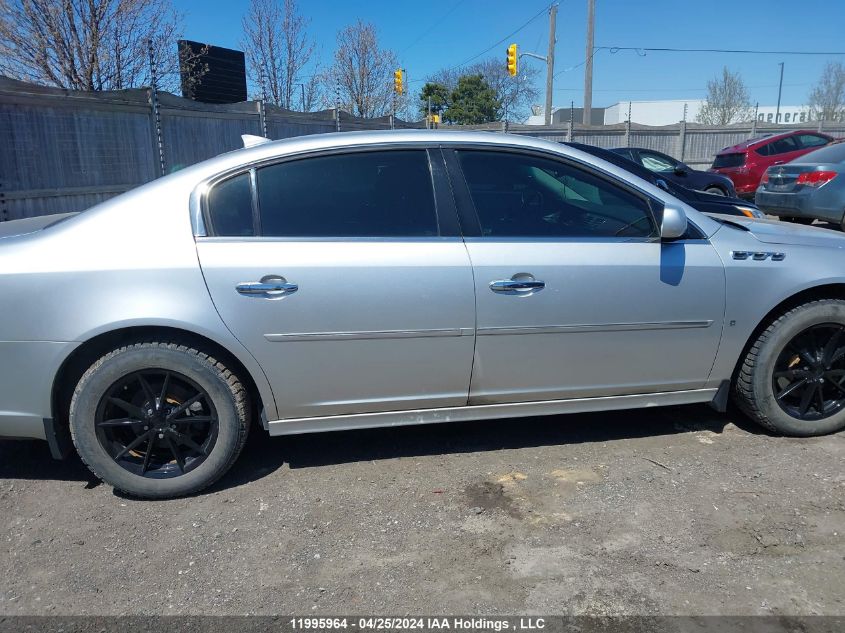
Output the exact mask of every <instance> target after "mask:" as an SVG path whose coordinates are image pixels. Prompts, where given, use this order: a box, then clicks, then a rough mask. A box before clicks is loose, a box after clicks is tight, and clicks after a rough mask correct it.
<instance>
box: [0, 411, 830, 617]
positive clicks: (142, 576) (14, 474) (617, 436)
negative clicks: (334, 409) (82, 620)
mask: <svg viewBox="0 0 845 633" xmlns="http://www.w3.org/2000/svg"><path fill="white" fill-rule="evenodd" d="M843 440H845V435H843V434H840V435H835V436H828V437H823V438H816V439H808V440H799V439H785V438H778V437H772V436H769V435H767V434H765V433H763V432H761V431H760V430H758V429H757V428H756V427H753V426H751V425H750V424H749V423H748V422H746V421H745V420H744V419H743V418H742V417H740V416H739V415H738V414H734V413H731V414H727V415H721V414H717V413H714V412H713V411H711V410H710V409H709V408H707V407H700V406H692V407H677V408H669V409H653V410H647V411H646V410H642V411H623V412H614V413H605V414H590V415H572V416H559V417H546V418H532V419H524V420H495V421H487V422H476V423H464V424H452V425H437V426H429V427H413V428H394V429H382V430H374V431H358V432H348V433H334V434H321V435H310V436H299V437H292V438H276V439H271V438H268V437H267V436H266V435H264V434H263V433H261V432H256V433H253V435H252V437H251V438H250V441H249V443H248V445H247V448H246V450H245V452H244V455H243V456H242V457H241V459H240V461H239V462H238V464H237V465H236V466H235V468H234V469H233V471H232V472H231V473H230V474H229V475H227V476H226V477H225V478H224V479H223V480H222V481H221V482H220V483H218V484H217V485H216V486H215V487H214V488H212V489H211V490H210V491H208V492H206V493H204V494H202V495H199V496H196V497H193V498H190V499H181V500H175V501H166V502H149V501H135V500H132V499H128V498H124V497H121V496H118V495H116V494H115V493H114V492H113V491H112V489H111V488H109V487H108V486H105V485H102V484H99V483H98V482H95V481H92V480H91V478H90V477H89V475H88V471H87V470H86V469H85V468H84V467H83V466H82V464H81V463H80V462H79V461H78V460H72V461H68V462H54V461H53V460H51V459H50V458H49V454H48V450H47V446H46V444H41V443H38V442H11V441H3V442H0V530H2V539H3V547H2V554H0V557H1V558H2V562H0V568H2V570H3V572H4V573H3V574H2V579H0V614H5V615H12V614H27V615H30V614H53V615H66V614H97V615H108V614H125V613H131V614H247V613H250V614H251V613H259V614H287V613H297V614H302V615H307V614H337V613H348V614H372V613H377V614H383V615H398V614H404V613H417V614H424V613H428V614H438V613H442V614H459V613H461V614H463V613H480V614H491V615H492V614H496V613H558V614H599V615H600V614H748V615H751V614H779V615H799V614H836V615H842V614H845V602H843V600H845V592H843V590H842V587H843V582H845V541H843V532H845V472H843V468H842V465H843V459H845V441H843Z"/></svg>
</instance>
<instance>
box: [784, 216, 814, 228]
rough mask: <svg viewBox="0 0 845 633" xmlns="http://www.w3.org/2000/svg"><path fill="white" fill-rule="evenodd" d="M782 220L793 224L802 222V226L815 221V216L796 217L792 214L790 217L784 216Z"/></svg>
mask: <svg viewBox="0 0 845 633" xmlns="http://www.w3.org/2000/svg"><path fill="white" fill-rule="evenodd" d="M784 220H786V221H787V222H792V223H794V224H803V225H804V226H808V225H810V224H812V223H813V222H814V221H815V218H797V217H794V216H793V217H791V218H784Z"/></svg>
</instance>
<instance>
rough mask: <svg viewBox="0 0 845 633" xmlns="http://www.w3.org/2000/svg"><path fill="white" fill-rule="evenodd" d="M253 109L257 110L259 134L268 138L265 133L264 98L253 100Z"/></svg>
mask: <svg viewBox="0 0 845 633" xmlns="http://www.w3.org/2000/svg"><path fill="white" fill-rule="evenodd" d="M255 109H256V110H258V124H259V125H260V126H261V136H263V137H264V138H269V136H268V135H267V112H266V110H265V109H264V99H259V100H258V101H256V102H255Z"/></svg>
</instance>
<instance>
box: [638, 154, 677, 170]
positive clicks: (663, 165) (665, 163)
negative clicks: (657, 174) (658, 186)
mask: <svg viewBox="0 0 845 633" xmlns="http://www.w3.org/2000/svg"><path fill="white" fill-rule="evenodd" d="M640 159H641V160H642V161H643V167H645V168H646V169H649V170H651V171H662V172H667V171H674V170H675V162H674V161H672V160H670V159H669V158H666V157H665V156H661V155H660V154H655V153H654V152H640Z"/></svg>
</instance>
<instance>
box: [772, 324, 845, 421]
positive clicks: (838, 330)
mask: <svg viewBox="0 0 845 633" xmlns="http://www.w3.org/2000/svg"><path fill="white" fill-rule="evenodd" d="M772 388H773V390H774V394H775V400H776V402H777V403H778V405H779V406H780V408H781V409H783V411H785V412H786V413H787V414H788V415H789V416H791V417H793V418H796V419H798V420H804V421H813V420H822V419H824V418H828V417H830V416H832V415H834V414H836V413H839V412H840V411H842V410H843V407H845V326H843V325H840V324H837V323H821V324H818V325H813V326H812V327H809V328H807V329H806V330H804V331H802V332H800V333H799V334H798V335H797V336H795V337H794V338H792V340H790V341H789V343H787V345H786V346H785V347H784V349H783V351H782V352H781V353H780V355H779V356H778V357H777V360H776V361H775V366H774V372H773V374H772Z"/></svg>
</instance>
